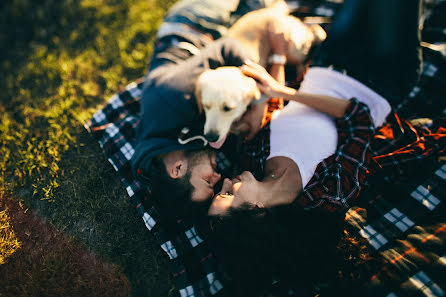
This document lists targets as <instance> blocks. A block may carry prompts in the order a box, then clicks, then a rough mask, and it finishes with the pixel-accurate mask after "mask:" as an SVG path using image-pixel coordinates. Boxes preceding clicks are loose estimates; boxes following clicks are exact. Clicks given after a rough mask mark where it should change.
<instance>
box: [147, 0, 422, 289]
mask: <svg viewBox="0 0 446 297" xmlns="http://www.w3.org/2000/svg"><path fill="white" fill-rule="evenodd" d="M378 2H380V1H372V0H350V1H345V4H344V6H343V7H342V8H341V10H340V11H339V12H338V14H337V15H336V17H335V20H334V22H333V24H332V25H331V28H330V31H329V32H328V37H327V39H326V40H325V41H324V42H323V43H322V44H321V46H320V47H319V48H318V49H317V51H316V53H315V56H314V57H313V63H312V65H311V67H310V68H309V69H308V71H307V73H306V74H305V77H304V80H303V82H302V84H301V87H300V89H299V90H294V89H291V88H288V87H286V86H284V85H283V84H281V83H279V82H278V81H276V80H275V79H274V78H273V77H271V76H270V75H269V74H268V73H267V72H266V70H265V69H264V68H263V67H261V66H259V65H257V64H255V63H252V62H249V61H244V62H245V63H244V65H243V66H241V68H240V69H241V70H242V72H243V73H244V74H245V75H247V76H250V77H253V78H254V79H256V81H257V85H258V88H259V89H260V91H261V92H263V93H264V94H265V95H267V96H269V97H274V98H283V99H284V100H285V101H288V104H287V105H286V107H284V108H283V109H282V110H280V111H277V112H275V114H273V118H272V120H271V135H270V145H271V148H270V155H269V157H268V159H267V161H266V164H265V168H264V178H263V179H262V180H260V181H259V180H257V179H255V178H254V176H253V175H252V174H251V173H250V172H247V171H245V172H243V173H241V174H240V175H238V176H236V177H234V178H233V179H232V180H230V179H225V180H224V181H223V186H222V189H221V191H220V193H219V194H217V195H216V196H215V197H212V196H213V193H214V189H213V186H214V185H215V184H217V182H218V181H219V180H220V178H221V177H220V174H219V173H217V172H216V156H215V151H214V150H211V149H204V150H181V146H180V147H179V149H178V150H176V151H172V152H168V153H166V154H161V155H160V156H158V157H155V158H153V161H152V162H151V165H150V170H149V171H148V172H144V174H146V175H147V176H146V177H147V178H148V180H149V181H150V183H151V185H152V193H153V195H154V196H155V199H157V201H158V203H159V204H160V206H161V207H162V208H165V209H167V210H172V212H175V209H176V211H177V213H175V215H186V214H187V213H189V214H190V213H193V208H194V207H197V206H199V207H198V208H197V209H200V210H203V208H205V209H206V212H207V213H208V214H209V215H211V216H216V217H218V218H219V219H218V221H219V222H218V223H217V224H216V225H215V226H214V227H213V228H212V230H211V232H210V235H209V238H210V242H211V244H212V246H213V247H214V250H215V253H216V256H217V258H219V257H220V258H221V259H228V262H225V263H224V264H226V266H225V265H223V266H224V267H223V268H224V269H225V270H227V271H230V272H231V273H232V274H233V278H234V279H235V283H237V279H239V280H240V279H241V278H244V279H246V277H244V275H243V274H244V273H247V270H248V271H251V273H252V274H253V275H256V276H259V277H258V278H252V282H253V283H252V284H248V283H246V284H245V285H246V286H245V287H250V288H252V286H253V285H259V284H261V283H262V281H266V279H264V278H262V277H266V278H268V277H267V276H265V275H262V272H264V270H265V269H266V268H265V267H267V268H268V270H270V271H269V272H270V274H271V275H272V276H278V277H281V278H283V276H284V273H281V271H282V272H284V271H287V272H288V273H289V271H290V268H289V266H291V265H292V264H291V263H286V262H287V261H286V256H278V255H274V253H277V252H280V250H281V249H282V250H283V251H285V252H289V253H294V254H298V253H300V252H301V253H307V255H308V258H311V259H315V258H316V257H317V256H321V255H319V254H318V253H317V252H320V251H321V249H320V248H321V246H322V247H323V248H325V246H323V245H324V244H325V243H327V242H329V241H330V240H329V237H330V232H328V233H327V225H325V226H320V225H318V222H325V223H326V224H332V223H333V224H336V222H337V223H339V224H340V222H339V221H338V220H339V219H340V218H339V213H342V211H343V210H345V209H346V208H348V207H349V205H350V202H351V200H352V199H354V198H356V197H357V196H358V194H359V191H360V189H361V184H362V182H363V181H364V178H365V176H366V173H367V169H368V165H369V163H370V161H371V157H372V154H373V152H372V150H371V148H370V141H371V138H372V136H373V134H374V129H375V127H379V126H381V125H382V124H383V123H384V121H385V119H386V117H387V116H388V115H389V113H390V111H391V109H392V107H396V106H397V105H398V104H399V103H400V101H401V100H402V99H403V98H405V96H407V94H408V92H409V91H410V88H411V87H412V86H413V84H414V83H415V82H416V80H417V77H418V74H419V70H420V68H419V67H420V62H421V61H420V54H419V33H418V15H419V5H420V3H419V1H418V0H410V1H407V0H406V1H403V0H392V1H391V2H392V3H393V4H394V6H393V7H394V10H395V13H394V14H392V13H391V12H389V13H387V14H384V15H381V16H380V17H386V18H388V20H386V21H387V22H388V24H390V25H391V26H392V28H393V29H392V30H385V31H384V30H383V31H379V32H375V31H373V32H372V33H373V34H371V32H369V30H373V26H374V25H376V24H377V23H378V22H379V20H377V16H376V15H373V14H371V13H370V12H371V11H373V12H375V13H378V12H380V10H379V9H377V7H376V6H378V4H379V3H378ZM391 34H395V35H391ZM379 42H381V43H382V44H378V43H379ZM280 67H282V69H281V68H280ZM277 68H279V71H278V72H279V73H280V72H283V65H282V64H279V65H276V70H277ZM384 69H385V71H384ZM279 77H280V76H279ZM143 100H144V99H143ZM254 110H256V114H254V115H252V116H251V118H250V120H251V121H252V123H259V120H258V117H260V116H263V114H260V113H258V110H261V108H259V109H254ZM253 118H254V119H253ZM242 122H243V119H242ZM251 128H253V126H251ZM256 128H257V127H254V129H256ZM178 160H180V161H178ZM166 195H167V196H170V197H176V198H178V197H190V199H187V201H173V200H171V199H166ZM157 197H158V198H157ZM175 204H177V205H175ZM286 205H291V206H288V207H285V206H286ZM272 210H273V211H272ZM327 213H329V215H327ZM333 213H336V214H333ZM200 214H201V215H203V213H201V212H200ZM241 214H242V215H241ZM249 218H252V220H251V221H249ZM225 221H226V223H225ZM262 222H263V223H265V222H269V224H268V225H269V227H267V226H265V225H264V224H262ZM306 222H307V223H306ZM243 224H245V225H243ZM256 224H262V225H257V226H258V227H259V228H260V227H261V226H263V227H265V228H266V229H268V230H266V229H265V230H260V229H259V230H255V229H256V228H255V225H256ZM285 225H286V226H287V228H288V229H287V230H282V231H283V232H289V230H290V228H296V230H295V231H296V234H300V235H299V236H306V237H311V240H309V238H306V240H303V241H300V242H299V241H296V240H290V236H289V235H290V234H289V233H287V234H286V235H287V236H283V237H281V234H280V232H282V231H280V230H277V229H272V226H274V227H277V228H279V226H282V227H283V226H285ZM228 226H230V227H228ZM237 226H238V227H237ZM328 226H329V225H328ZM231 228H232V229H231ZM237 228H239V230H234V229H237ZM241 230H244V231H247V232H249V233H246V234H245V235H246V238H244V239H242V238H241V237H242V236H243V235H240V233H238V234H239V236H238V237H237V236H236V235H234V234H236V233H237V232H236V231H241ZM324 230H325V232H324ZM269 231H271V232H269ZM262 232H264V233H262ZM318 232H321V233H320V234H319V233H318ZM315 234H316V235H315ZM321 234H324V236H325V238H321V237H324V236H320V235H321ZM282 235H283V234H282ZM318 235H319V236H318ZM231 236H234V237H233V238H234V240H235V238H237V239H238V240H240V242H237V243H232V245H231V244H229V243H228V241H230V240H231ZM264 236H266V237H267V236H274V238H276V239H277V242H275V244H276V250H273V248H271V246H270V245H263V243H265V242H271V241H272V238H265V237H264ZM299 236H296V237H299ZM285 238H286V240H285ZM300 239H302V238H300ZM273 241H274V240H273ZM256 243H257V244H256ZM244 244H245V245H246V246H245V250H244V251H246V250H247V249H248V247H249V248H252V247H255V248H256V251H257V252H253V253H252V254H251V255H249V254H248V253H240V254H239V255H238V256H237V255H236V254H237V250H236V249H237V248H236V245H241V246H243V245H244ZM228 246H229V247H232V249H231V250H230V251H229V250H225V248H224V247H228ZM278 247H280V248H278ZM313 247H314V248H313ZM322 250H324V249H322ZM293 251H294V252H293ZM324 251H325V253H324V255H325V256H328V255H329V254H330V252H329V251H328V249H327V250H324ZM262 253H263V254H265V255H271V257H270V260H271V261H270V262H272V263H270V264H271V265H263V266H264V267H263V268H262V261H256V259H255V256H256V255H259V254H262ZM299 256H302V255H299ZM250 257H251V260H252V261H250V259H248V258H250ZM253 257H254V259H252V258H253ZM266 258H268V256H267V257H266ZM280 258H282V260H281V261H280ZM323 258H324V257H322V256H321V259H323ZM231 259H232V260H231ZM278 259H279V260H278ZM239 260H240V262H239V266H240V265H244V264H246V265H245V268H246V267H247V266H250V265H254V266H251V267H249V269H248V268H246V269H245V270H243V269H239V268H240V267H238V268H234V267H235V266H236V265H237V261H239ZM273 260H274V261H273ZM243 261H245V262H244V263H243V264H242V262H243ZM220 262H222V261H220ZM223 262H224V261H223ZM274 262H275V263H276V265H275V268H272V267H274V265H273V264H274ZM248 263H249V264H248ZM256 263H257V264H256ZM302 263H305V261H303V262H302ZM321 263H322V262H321ZM234 265H235V266H234ZM313 265H314V262H313ZM310 266H311V265H310V264H309V263H308V266H305V265H303V267H301V268H300V269H303V270H304V271H305V269H309V270H310V269H311V268H310ZM237 271H238V272H237ZM260 276H261V277H260ZM312 276H313V275H312V274H311V273H308V275H307V277H308V278H309V279H310V280H311V278H312ZM240 283H241V282H239V283H238V284H240ZM254 283H256V284H254ZM236 286H237V285H236ZM234 292H236V293H234V294H238V295H241V296H248V295H247V294H248V292H249V294H255V292H254V291H252V290H249V289H247V291H243V290H240V289H235V291H234Z"/></svg>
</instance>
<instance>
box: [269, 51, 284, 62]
mask: <svg viewBox="0 0 446 297" xmlns="http://www.w3.org/2000/svg"><path fill="white" fill-rule="evenodd" d="M286 60H287V59H286V56H285V55H282V54H276V53H274V54H272V55H271V56H269V58H268V62H269V63H270V64H278V65H285V63H286Z"/></svg>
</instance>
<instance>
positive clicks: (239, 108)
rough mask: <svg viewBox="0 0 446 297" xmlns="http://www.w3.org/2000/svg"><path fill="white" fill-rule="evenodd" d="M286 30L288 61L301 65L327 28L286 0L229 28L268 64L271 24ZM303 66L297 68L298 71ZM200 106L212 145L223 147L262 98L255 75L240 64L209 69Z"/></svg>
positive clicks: (199, 90) (202, 82) (198, 95)
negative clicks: (293, 10) (299, 14)
mask: <svg viewBox="0 0 446 297" xmlns="http://www.w3.org/2000/svg"><path fill="white" fill-rule="evenodd" d="M271 25H273V26H275V28H277V29H278V30H280V31H283V32H284V35H285V38H286V39H287V40H289V41H290V42H289V43H288V44H289V46H288V50H287V55H286V60H287V63H288V64H295V65H296V67H299V66H300V65H301V64H302V63H303V62H304V60H305V59H306V57H307V55H308V52H309V51H310V48H311V47H312V46H313V45H315V44H318V43H320V42H322V41H323V40H324V39H325V37H326V34H325V31H324V30H323V29H322V28H321V27H320V26H319V25H312V26H307V25H305V24H304V23H302V22H301V21H300V20H299V19H297V18H295V17H293V16H291V15H289V10H288V7H287V5H286V3H285V2H284V1H278V2H277V4H276V5H275V6H273V7H271V8H264V9H259V10H256V11H252V12H250V13H247V14H246V15H244V16H243V17H241V18H240V19H239V20H238V21H237V22H236V23H235V24H234V25H233V26H232V27H231V28H230V29H229V31H228V34H227V35H228V36H229V37H232V38H234V39H236V40H237V41H238V42H239V43H240V44H241V45H242V46H243V47H244V48H245V49H246V51H247V52H248V54H249V56H250V57H251V58H252V59H253V61H254V62H257V63H259V64H260V65H262V66H264V67H266V66H267V64H268V59H269V57H270V55H271V54H272V46H271V44H270V39H269V36H268V34H269V32H268V27H269V26H271ZM298 69H299V68H296V71H298ZM196 98H197V101H198V105H199V106H201V108H202V110H203V111H204V112H205V114H206V122H205V126H204V135H205V136H206V138H207V139H208V140H209V141H210V144H211V146H213V147H214V148H220V147H221V146H222V145H223V143H224V141H225V139H226V135H227V134H228V133H229V131H230V128H231V125H232V123H234V122H235V121H237V120H239V119H240V118H241V117H242V115H243V114H244V112H245V111H246V110H247V107H248V105H249V104H250V103H251V101H252V100H258V99H260V92H259V90H258V89H257V86H256V83H255V81H254V80H253V79H252V78H249V77H246V76H245V75H243V74H242V73H241V71H240V70H239V69H238V68H236V67H220V68H217V69H214V70H206V71H205V72H203V74H201V75H200V77H199V78H198V81H197V86H196Z"/></svg>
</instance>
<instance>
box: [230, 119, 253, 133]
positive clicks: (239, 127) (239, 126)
mask: <svg viewBox="0 0 446 297" xmlns="http://www.w3.org/2000/svg"><path fill="white" fill-rule="evenodd" d="M249 128H250V127H249V124H248V123H246V122H243V121H240V122H238V123H236V124H234V125H233V126H232V127H231V132H232V133H234V134H236V135H240V134H244V133H247V132H248V131H249Z"/></svg>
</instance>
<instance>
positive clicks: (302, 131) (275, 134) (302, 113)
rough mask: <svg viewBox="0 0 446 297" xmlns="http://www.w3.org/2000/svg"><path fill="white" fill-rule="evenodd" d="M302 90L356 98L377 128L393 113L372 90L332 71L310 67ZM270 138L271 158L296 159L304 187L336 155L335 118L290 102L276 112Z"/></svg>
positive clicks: (309, 92) (347, 98)
mask: <svg viewBox="0 0 446 297" xmlns="http://www.w3.org/2000/svg"><path fill="white" fill-rule="evenodd" d="M299 91H300V92H303V93H308V94H319V95H327V96H332V97H336V98H339V99H345V100H349V99H351V98H356V99H358V100H359V101H361V102H363V103H364V104H366V105H368V107H369V109H370V112H371V116H372V120H373V122H374V124H375V126H376V127H379V126H381V125H382V124H383V123H384V120H385V119H386V117H387V116H388V114H389V113H390V110H391V107H390V104H389V103H388V102H387V100H386V99H384V98H383V97H381V96H380V95H379V94H377V93H375V92H374V91H373V90H372V89H370V88H368V87H367V86H365V85H363V84H362V83H360V82H359V81H357V80H355V79H353V78H351V77H349V76H347V75H344V74H342V73H340V72H337V71H334V70H331V69H329V68H322V67H311V68H310V69H309V70H308V72H307V73H306V75H305V78H304V80H303V82H302V84H301V87H300V89H299ZM270 139H271V151H270V155H269V157H268V159H271V158H273V157H279V156H282V157H288V158H290V159H291V160H293V161H294V162H295V163H296V165H297V166H298V167H299V171H300V174H301V177H302V186H303V187H305V186H306V185H307V183H308V182H309V181H310V179H311V177H312V176H313V174H314V171H315V170H316V167H317V165H318V164H319V163H320V162H321V161H322V160H324V159H325V158H327V157H329V156H331V155H333V154H334V153H335V151H336V147H337V144H338V133H337V130H336V125H335V122H334V119H333V118H331V117H330V116H327V115H326V114H323V113H321V112H319V111H316V110H314V109H312V108H310V107H308V106H306V105H303V104H300V103H298V102H294V101H291V102H289V103H288V105H287V106H285V108H283V109H282V110H279V111H276V112H274V114H273V117H272V120H271V135H270Z"/></svg>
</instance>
